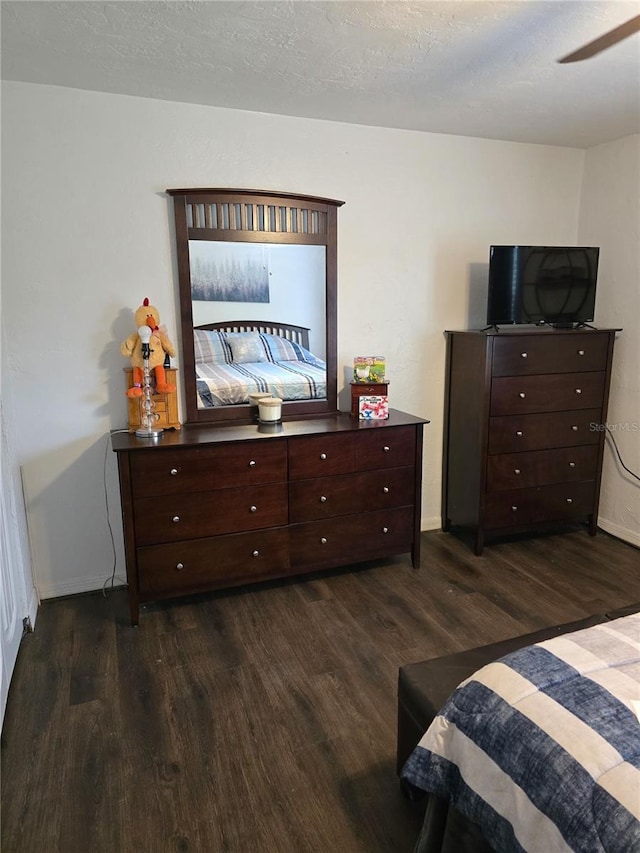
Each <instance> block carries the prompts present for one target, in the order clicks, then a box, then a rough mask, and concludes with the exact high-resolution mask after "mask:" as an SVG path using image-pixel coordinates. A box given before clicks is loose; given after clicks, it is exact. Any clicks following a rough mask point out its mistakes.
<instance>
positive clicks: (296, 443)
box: [289, 433, 354, 480]
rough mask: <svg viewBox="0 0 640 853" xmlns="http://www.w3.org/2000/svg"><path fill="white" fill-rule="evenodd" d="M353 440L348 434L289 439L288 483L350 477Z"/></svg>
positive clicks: (352, 465) (352, 464)
mask: <svg viewBox="0 0 640 853" xmlns="http://www.w3.org/2000/svg"><path fill="white" fill-rule="evenodd" d="M353 439H354V436H353V434H351V433H347V434H345V435H313V436H305V437H304V438H291V439H289V479H290V480H301V479H305V478H306V477H324V476H327V475H329V474H342V473H350V472H351V471H353V470H354V451H353V445H354V440H353Z"/></svg>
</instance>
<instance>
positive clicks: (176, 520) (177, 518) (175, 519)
mask: <svg viewBox="0 0 640 853" xmlns="http://www.w3.org/2000/svg"><path fill="white" fill-rule="evenodd" d="M171 521H173V523H174V524H177V523H178V522H179V521H180V516H179V515H174V516H173V518H172V519H171Z"/></svg>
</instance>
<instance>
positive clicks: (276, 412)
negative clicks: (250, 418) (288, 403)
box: [258, 397, 282, 424]
mask: <svg viewBox="0 0 640 853" xmlns="http://www.w3.org/2000/svg"><path fill="white" fill-rule="evenodd" d="M258 417H259V418H260V420H261V422H262V423H264V424H266V423H271V424H272V423H277V422H278V421H279V420H281V418H282V400H281V399H280V397H262V398H261V399H260V400H258Z"/></svg>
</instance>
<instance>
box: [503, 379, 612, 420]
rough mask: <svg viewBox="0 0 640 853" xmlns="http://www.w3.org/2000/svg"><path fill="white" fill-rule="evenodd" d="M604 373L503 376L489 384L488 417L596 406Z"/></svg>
mask: <svg viewBox="0 0 640 853" xmlns="http://www.w3.org/2000/svg"><path fill="white" fill-rule="evenodd" d="M605 375H606V374H605V373H603V372H598V373H569V374H564V373H551V374H549V375H548V376H507V377H502V378H499V379H494V380H493V381H492V383H491V414H492V415H494V416H496V415H515V414H524V413H528V412H559V411H564V410H566V409H587V408H594V407H595V406H600V405H601V404H602V400H603V396H604V384H605Z"/></svg>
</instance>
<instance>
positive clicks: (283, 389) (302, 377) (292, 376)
mask: <svg viewBox="0 0 640 853" xmlns="http://www.w3.org/2000/svg"><path fill="white" fill-rule="evenodd" d="M196 386H197V392H198V408H211V407H212V406H227V405H232V404H241V403H247V402H248V401H249V394H254V393H259V392H261V391H262V392H265V393H269V394H271V395H272V396H275V397H280V398H281V399H283V400H322V399H325V398H326V396H327V373H326V365H325V364H324V362H322V361H320V360H319V359H317V360H316V361H315V363H313V364H311V363H309V362H308V361H277V362H273V361H259V362H248V363H240V364H235V363H234V364H197V365H196Z"/></svg>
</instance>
